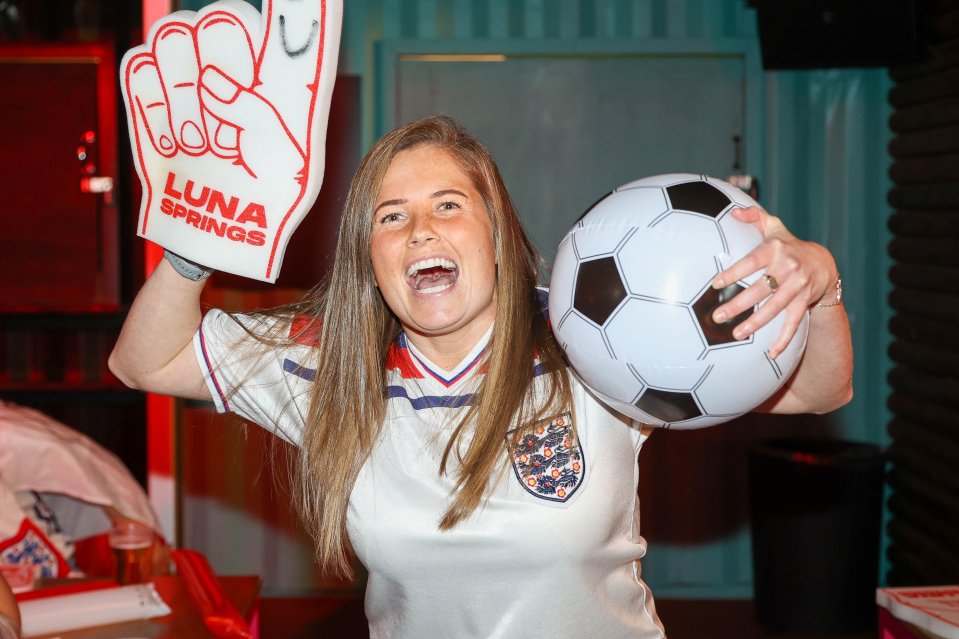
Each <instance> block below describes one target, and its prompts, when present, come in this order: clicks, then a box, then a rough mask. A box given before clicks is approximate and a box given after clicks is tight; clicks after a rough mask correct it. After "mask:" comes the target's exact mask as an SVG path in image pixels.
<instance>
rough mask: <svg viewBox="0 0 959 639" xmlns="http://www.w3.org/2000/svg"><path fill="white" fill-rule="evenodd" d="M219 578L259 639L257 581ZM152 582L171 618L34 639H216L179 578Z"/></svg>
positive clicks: (248, 576) (132, 622)
mask: <svg viewBox="0 0 959 639" xmlns="http://www.w3.org/2000/svg"><path fill="white" fill-rule="evenodd" d="M218 578H219V580H220V584H221V585H222V587H223V592H224V593H225V594H226V596H227V598H228V599H229V600H230V601H231V602H232V603H233V605H234V606H236V608H237V610H239V611H240V614H241V615H243V617H244V618H245V619H246V620H247V623H249V624H250V629H251V630H252V631H253V633H254V634H253V636H254V637H258V636H259V631H258V630H259V597H260V583H261V582H260V578H259V577H256V576H252V575H242V576H221V577H218ZM152 581H153V583H154V585H155V586H156V589H157V592H158V593H159V594H160V597H162V598H163V601H165V602H166V604H167V605H168V606H169V607H170V608H171V609H172V610H173V612H172V614H169V615H166V616H165V617H156V618H154V619H147V620H145V621H131V622H127V623H118V624H111V625H109V626H97V627H92V628H84V629H82V630H74V631H71V632H61V633H57V634H55V635H42V636H37V637H36V639H54V638H55V637H61V638H62V639H141V638H142V639H215V637H214V635H213V634H211V633H210V632H209V631H207V629H206V627H205V626H204V625H203V619H202V618H201V617H200V614H199V612H197V610H196V607H195V606H194V605H193V602H192V601H191V600H190V598H189V595H187V592H186V590H185V589H184V588H183V584H182V583H181V582H180V578H179V577H177V576H176V575H162V576H157V577H154V578H153V580H152ZM60 583H62V581H61V582H60ZM31 639H33V638H31Z"/></svg>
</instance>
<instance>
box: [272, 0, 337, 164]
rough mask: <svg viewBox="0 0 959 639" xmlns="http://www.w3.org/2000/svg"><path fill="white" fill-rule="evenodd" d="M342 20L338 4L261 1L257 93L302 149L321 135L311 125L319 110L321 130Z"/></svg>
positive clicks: (308, 0)
mask: <svg viewBox="0 0 959 639" xmlns="http://www.w3.org/2000/svg"><path fill="white" fill-rule="evenodd" d="M341 19H342V3H341V1H340V0H265V1H264V20H265V23H266V33H265V37H264V41H263V49H262V51H261V55H260V68H259V81H260V83H261V86H260V88H259V89H258V92H259V93H261V94H262V95H263V96H264V97H265V98H266V99H267V100H269V101H270V102H271V103H272V104H273V105H274V106H276V108H277V110H278V111H279V112H280V113H282V114H283V117H284V119H285V120H286V122H287V123H288V125H289V127H290V132H291V134H292V135H293V137H294V139H295V140H296V141H297V143H298V144H299V145H300V147H301V148H306V147H307V146H308V142H309V141H310V138H311V136H312V135H315V134H316V133H321V134H322V136H323V137H325V128H323V129H322V131H319V132H317V131H315V130H314V129H313V127H312V124H313V121H314V120H315V119H316V117H317V115H318V114H317V107H318V106H319V107H321V109H320V111H322V113H321V114H319V117H320V119H322V120H323V123H324V127H325V122H326V118H327V110H328V108H329V99H330V95H331V93H332V88H333V80H334V78H335V75H336V57H337V53H338V50H339V34H340V22H341ZM321 141H322V138H321Z"/></svg>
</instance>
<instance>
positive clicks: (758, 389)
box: [549, 174, 808, 428]
mask: <svg viewBox="0 0 959 639" xmlns="http://www.w3.org/2000/svg"><path fill="white" fill-rule="evenodd" d="M754 205H756V203H755V202H754V201H753V200H752V199H751V198H749V196H747V195H746V194H745V193H743V192H742V191H740V190H738V189H736V188H735V187H733V186H731V185H729V184H727V183H725V182H722V181H720V180H716V179H714V178H710V177H707V176H702V175H695V174H670V175H664V176H654V177H651V178H644V179H642V180H636V181H634V182H630V183H628V184H626V185H624V186H622V187H620V188H619V189H616V190H615V191H613V193H611V194H610V195H608V196H607V197H605V198H604V199H603V200H601V201H600V202H598V203H597V204H596V205H594V207H593V208H592V209H590V210H589V211H588V212H587V213H586V214H585V215H584V216H583V217H582V218H581V219H580V220H579V221H578V222H577V223H576V224H575V225H574V226H573V228H571V229H570V230H569V232H568V233H567V235H566V237H565V238H564V239H563V241H562V243H561V246H560V250H559V252H558V253H557V257H556V263H555V265H554V271H553V273H554V275H553V279H552V281H551V283H550V302H549V305H550V316H551V318H552V320H553V322H554V330H555V332H556V336H557V339H558V340H559V342H560V344H561V345H562V346H563V348H564V349H565V350H566V355H567V358H568V359H569V361H570V364H571V365H572V367H573V369H574V371H575V372H576V374H577V375H578V376H579V378H580V379H581V380H582V381H583V383H585V384H586V385H587V386H588V387H589V388H591V389H592V390H593V391H594V392H595V393H596V394H597V395H598V396H600V397H603V398H606V399H607V400H608V401H607V403H608V404H609V405H610V407H611V408H613V409H615V410H617V411H620V412H622V413H624V414H626V415H628V416H630V417H632V418H634V419H637V420H639V421H642V422H645V423H648V424H652V425H660V426H665V427H671V428H701V427H704V426H711V425H714V424H720V423H723V422H725V421H728V420H730V419H732V418H734V417H737V416H739V415H741V414H743V413H745V412H748V411H750V410H752V409H753V408H755V407H756V406H757V405H758V404H760V403H762V402H763V401H764V400H765V399H767V398H768V397H769V396H771V395H772V394H773V393H774V392H775V391H776V390H778V389H779V388H780V387H781V386H782V384H783V383H785V381H786V380H787V379H788V378H789V376H790V375H791V374H792V372H793V371H794V370H795V367H796V365H797V364H798V362H799V360H800V358H801V357H802V353H803V350H804V348H805V342H806V334H807V330H808V314H807V315H806V317H804V319H803V322H802V324H801V326H800V328H799V330H798V331H797V333H796V335H795V336H794V337H793V339H792V341H791V342H790V344H789V346H788V348H787V349H786V350H785V351H784V352H783V353H782V354H780V356H779V357H778V358H777V359H776V360H775V361H773V360H771V359H769V357H768V356H767V351H768V349H769V348H770V347H771V346H772V345H773V344H774V343H775V342H776V341H777V340H778V337H779V335H780V332H781V330H782V326H783V323H784V317H785V316H784V313H780V314H779V315H778V316H777V317H775V318H774V319H773V321H771V322H770V323H769V324H767V325H766V326H764V327H762V328H761V329H759V330H758V331H756V333H754V335H753V336H751V337H750V338H748V339H746V340H736V339H735V338H733V337H732V328H733V327H734V326H735V325H736V324H738V323H740V322H741V321H743V319H745V317H746V316H748V315H749V314H751V313H753V312H755V311H756V310H757V309H758V308H759V307H760V306H761V304H760V305H757V306H756V307H754V308H753V309H751V310H750V311H747V312H745V313H743V314H742V315H741V316H739V317H737V318H734V320H731V321H730V322H727V323H724V324H716V323H715V322H713V321H712V319H711V316H712V311H713V310H714V309H715V308H716V307H717V306H719V305H720V304H722V303H724V301H727V300H728V299H730V298H731V297H732V296H734V295H735V294H737V293H738V292H741V291H742V290H743V289H745V288H746V287H748V286H749V285H750V284H751V283H752V282H755V281H756V280H757V279H758V278H759V277H761V275H762V273H761V272H757V273H754V274H752V275H750V276H749V277H746V278H744V279H743V280H742V281H741V282H739V283H737V284H735V285H733V286H730V287H727V289H724V290H722V291H718V290H715V289H713V288H712V286H711V281H712V279H713V278H714V277H715V275H716V274H717V273H718V272H719V271H720V270H721V269H724V268H727V267H729V266H730V265H731V264H732V263H734V262H735V261H737V260H739V259H741V258H743V257H745V256H746V255H747V254H748V253H749V252H750V251H752V250H753V249H754V248H755V247H756V246H758V245H759V244H760V243H761V242H762V234H761V233H760V232H759V230H758V229H756V228H755V227H754V226H753V225H751V224H747V223H744V222H741V221H739V220H737V219H735V217H734V216H733V215H732V211H733V210H734V209H736V208H744V207H749V206H754ZM573 247H575V249H576V250H573ZM666 300H669V302H668V303H667V302H666ZM559 317H561V318H562V321H557V320H558V318H559ZM600 345H602V347H600ZM627 372H628V375H627V374H626V373H627ZM640 380H641V381H640ZM644 385H645V387H644ZM637 391H638V393H637Z"/></svg>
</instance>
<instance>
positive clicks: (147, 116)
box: [124, 52, 177, 157]
mask: <svg viewBox="0 0 959 639" xmlns="http://www.w3.org/2000/svg"><path fill="white" fill-rule="evenodd" d="M124 69H125V73H124V76H125V82H124V86H125V88H126V94H127V109H128V110H129V113H130V117H131V118H132V119H133V121H135V122H136V123H137V126H136V127H135V129H134V133H135V135H136V137H137V138H138V143H137V147H138V148H141V149H142V147H141V146H140V145H141V144H142V143H143V141H142V140H139V138H140V137H141V133H143V132H145V133H146V136H147V138H148V139H149V140H150V143H151V144H152V145H153V148H154V150H156V152H157V153H159V154H160V155H162V156H164V157H172V156H173V155H174V154H175V153H176V150H177V145H176V141H175V138H174V135H173V131H172V130H171V128H170V111H169V109H168V108H167V103H166V97H165V96H164V92H163V85H162V84H161V82H160V72H159V70H158V69H157V66H156V61H155V59H154V57H153V55H152V54H150V53H146V52H142V53H138V54H136V55H134V56H132V57H131V58H129V59H127V60H124Z"/></svg>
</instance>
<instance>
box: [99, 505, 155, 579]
mask: <svg viewBox="0 0 959 639" xmlns="http://www.w3.org/2000/svg"><path fill="white" fill-rule="evenodd" d="M109 539H110V549H111V550H113V558H114V559H115V560H116V567H117V570H116V579H117V581H118V582H119V583H120V585H121V586H126V585H128V584H141V583H144V582H147V581H150V577H152V576H153V539H154V532H153V528H151V527H150V526H147V525H146V524H144V523H141V522H139V521H135V520H133V519H123V520H120V521H116V522H114V524H113V526H112V527H111V528H110V533H109Z"/></svg>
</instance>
